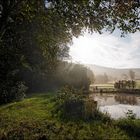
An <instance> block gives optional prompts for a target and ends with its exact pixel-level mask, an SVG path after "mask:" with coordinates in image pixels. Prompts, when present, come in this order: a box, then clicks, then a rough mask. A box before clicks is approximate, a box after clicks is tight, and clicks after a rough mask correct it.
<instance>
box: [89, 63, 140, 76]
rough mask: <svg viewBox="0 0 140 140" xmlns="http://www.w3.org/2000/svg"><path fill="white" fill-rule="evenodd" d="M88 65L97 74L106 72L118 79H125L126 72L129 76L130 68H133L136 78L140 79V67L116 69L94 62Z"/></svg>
mask: <svg viewBox="0 0 140 140" xmlns="http://www.w3.org/2000/svg"><path fill="white" fill-rule="evenodd" d="M86 66H87V67H88V68H90V69H91V70H92V71H93V73H94V74H95V76H96V75H103V74H104V73H106V74H107V75H108V76H110V77H113V78H116V79H123V76H124V74H125V75H127V76H128V78H129V70H133V71H134V72H135V79H140V68H130V69H116V68H108V67H103V66H98V65H92V64H87V65H86Z"/></svg>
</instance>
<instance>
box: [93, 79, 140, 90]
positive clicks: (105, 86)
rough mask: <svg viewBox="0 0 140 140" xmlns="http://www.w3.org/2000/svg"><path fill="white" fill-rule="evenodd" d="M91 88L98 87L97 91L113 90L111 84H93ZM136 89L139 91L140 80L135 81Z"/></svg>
mask: <svg viewBox="0 0 140 140" xmlns="http://www.w3.org/2000/svg"><path fill="white" fill-rule="evenodd" d="M91 87H98V88H99V89H114V84H113V83H107V84H94V85H91ZM136 89H140V80H136Z"/></svg>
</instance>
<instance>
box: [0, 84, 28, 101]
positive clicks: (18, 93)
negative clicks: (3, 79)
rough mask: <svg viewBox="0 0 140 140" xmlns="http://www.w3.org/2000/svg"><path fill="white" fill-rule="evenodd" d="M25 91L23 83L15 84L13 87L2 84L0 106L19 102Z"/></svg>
mask: <svg viewBox="0 0 140 140" xmlns="http://www.w3.org/2000/svg"><path fill="white" fill-rule="evenodd" d="M26 90H27V87H26V86H25V85H24V83H23V82H16V83H15V84H14V85H11V84H10V83H6V84H3V85H2V86H1V89H0V104H5V103H9V102H12V101H18V100H21V99H22V98H24V97H25V92H26Z"/></svg>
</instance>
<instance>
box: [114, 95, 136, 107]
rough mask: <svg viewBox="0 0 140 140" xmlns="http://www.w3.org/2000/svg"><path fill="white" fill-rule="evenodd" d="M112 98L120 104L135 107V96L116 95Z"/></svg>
mask: <svg viewBox="0 0 140 140" xmlns="http://www.w3.org/2000/svg"><path fill="white" fill-rule="evenodd" d="M114 98H115V100H116V101H117V102H119V103H120V104H129V105H137V99H136V97H135V96H128V95H127V96H126V95H116V96H115V97H114Z"/></svg>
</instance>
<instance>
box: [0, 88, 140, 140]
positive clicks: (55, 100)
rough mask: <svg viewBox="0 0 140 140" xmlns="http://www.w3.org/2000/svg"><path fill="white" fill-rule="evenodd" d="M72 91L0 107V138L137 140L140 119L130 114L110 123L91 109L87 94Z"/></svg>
mask: <svg viewBox="0 0 140 140" xmlns="http://www.w3.org/2000/svg"><path fill="white" fill-rule="evenodd" d="M71 91H72V92H71ZM73 91H74V90H73V89H71V90H69V89H67V88H64V89H62V90H61V91H59V93H57V94H56V93H46V94H40V95H39V94H38V95H33V96H32V97H28V98H26V99H24V100H23V101H20V102H14V103H10V104H7V105H2V106H0V139H3V140H7V139H20V140H22V139H27V140H28V139H33V140H34V139H38V140H39V139H40V140H41V139H50V140H51V139H52V140H53V139H58V140H59V139H61V140H65V139H71V140H74V139H79V140H82V139H87V140H88V139H95V140H98V139H116V140H118V139H128V140H129V139H139V137H140V135H139V134H140V120H139V119H135V117H131V116H132V115H131V113H129V115H128V118H127V119H120V120H113V119H111V118H110V117H109V116H108V115H107V114H102V113H101V112H99V111H98V110H97V108H96V106H94V110H91V108H90V107H91V106H90V105H89V106H88V105H87V104H86V103H87V102H85V101H86V100H85V98H87V95H83V94H81V93H80V91H79V93H78V95H75V93H74V92H73ZM75 91H76V92H77V90H75ZM70 92H71V93H70ZM67 93H68V94H67ZM88 103H89V102H88ZM93 103H94V102H93ZM92 107H93V106H92ZM75 111H76V112H75Z"/></svg>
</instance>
